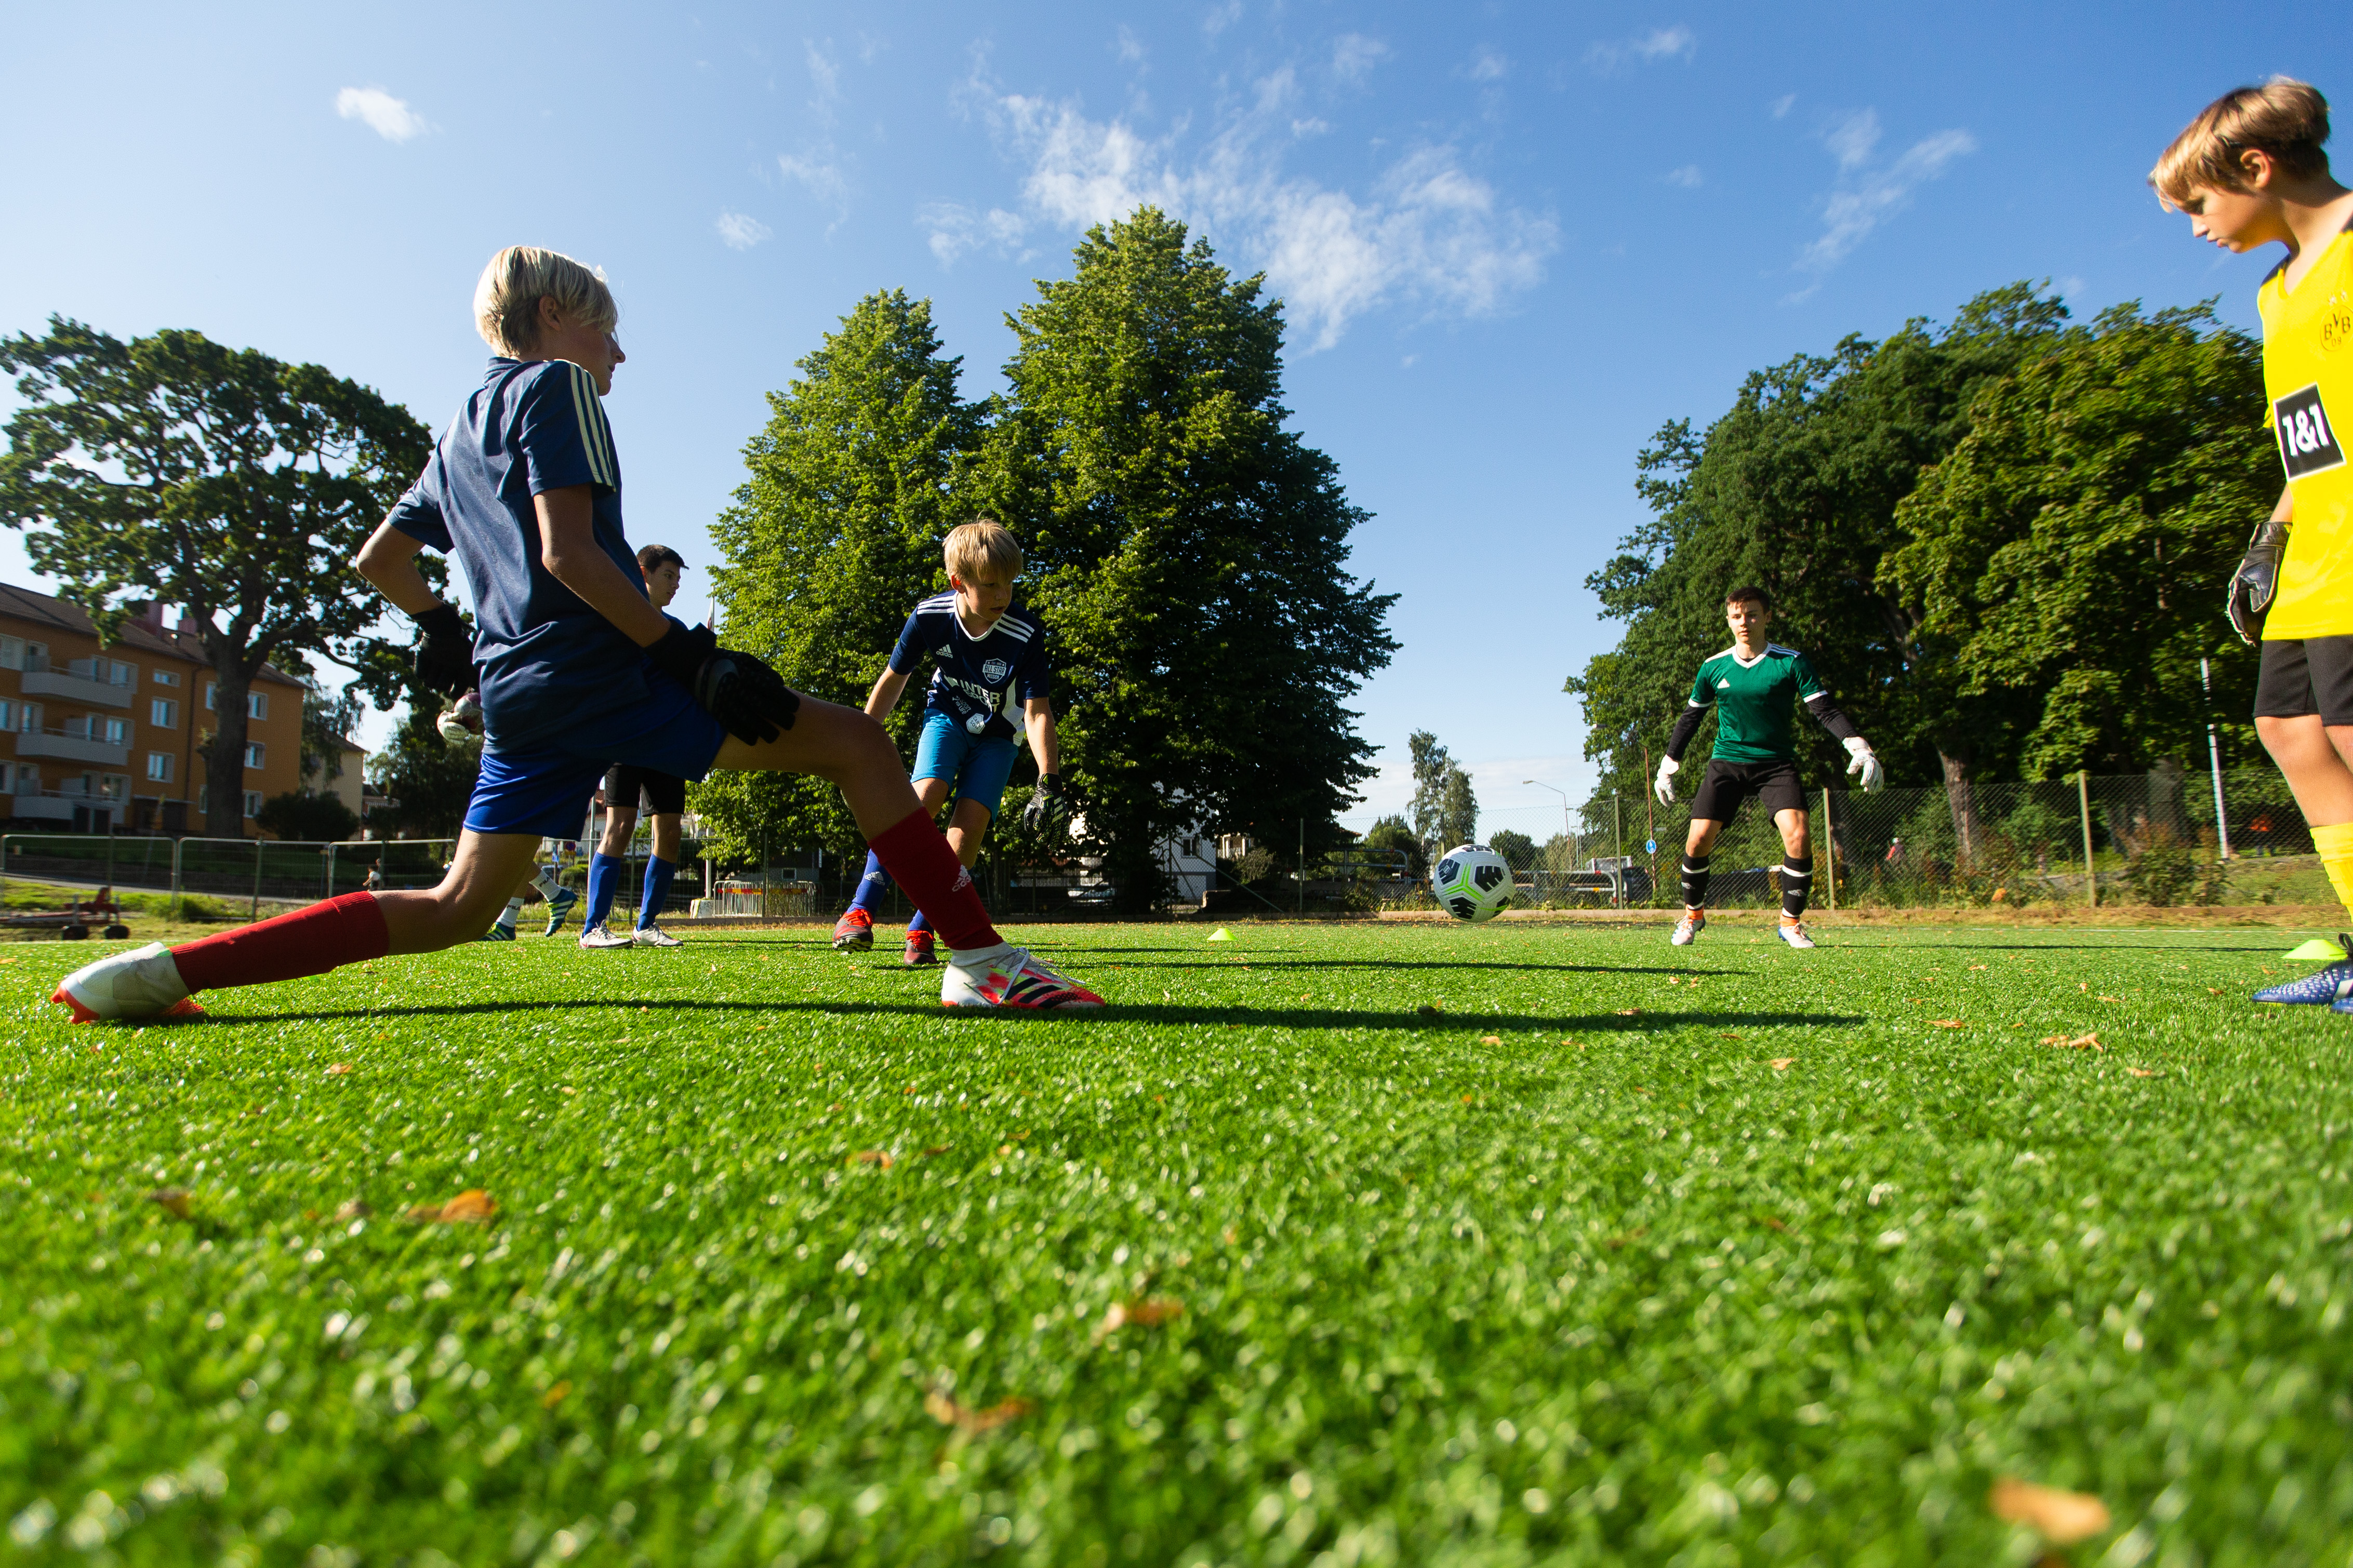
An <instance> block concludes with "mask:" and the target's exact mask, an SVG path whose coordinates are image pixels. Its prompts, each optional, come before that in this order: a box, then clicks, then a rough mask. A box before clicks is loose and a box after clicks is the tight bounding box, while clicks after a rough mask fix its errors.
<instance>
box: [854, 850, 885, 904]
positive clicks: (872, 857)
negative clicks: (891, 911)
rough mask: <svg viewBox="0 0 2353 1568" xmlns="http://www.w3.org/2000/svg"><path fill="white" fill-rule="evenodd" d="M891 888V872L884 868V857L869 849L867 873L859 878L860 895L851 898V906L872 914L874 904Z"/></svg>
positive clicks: (867, 853)
mask: <svg viewBox="0 0 2353 1568" xmlns="http://www.w3.org/2000/svg"><path fill="white" fill-rule="evenodd" d="M890 890H891V873H890V872H888V871H885V870H884V869H882V857H881V856H880V855H877V854H876V853H874V851H873V850H871V849H869V850H868V851H867V852H866V875H864V876H863V877H860V878H859V879H858V896H857V897H856V898H853V899H851V900H849V907H850V908H851V909H853V910H865V911H866V912H867V913H868V914H870V915H871V914H872V913H873V912H874V906H875V905H877V904H879V903H881V901H882V895H883V894H885V893H887V892H889V891H890Z"/></svg>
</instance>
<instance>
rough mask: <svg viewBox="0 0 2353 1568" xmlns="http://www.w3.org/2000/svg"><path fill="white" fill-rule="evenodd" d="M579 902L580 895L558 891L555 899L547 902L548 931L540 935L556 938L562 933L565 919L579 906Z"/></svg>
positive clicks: (563, 890)
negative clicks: (556, 935) (555, 935)
mask: <svg viewBox="0 0 2353 1568" xmlns="http://www.w3.org/2000/svg"><path fill="white" fill-rule="evenodd" d="M579 901H580V895H579V894H578V893H575V892H574V891H573V890H572V889H569V888H558V889H555V897H554V898H552V899H550V900H547V929H546V930H545V931H542V932H540V933H539V934H540V935H542V936H554V934H555V933H556V932H557V931H562V930H563V929H564V917H565V916H566V915H568V914H570V913H571V912H572V908H573V906H574V905H575V904H577V903H578V902H579Z"/></svg>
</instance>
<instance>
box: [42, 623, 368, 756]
mask: <svg viewBox="0 0 2353 1568" xmlns="http://www.w3.org/2000/svg"><path fill="white" fill-rule="evenodd" d="M0 621H31V622H33V623H35V624H36V625H39V626H54V627H56V628H57V629H58V630H59V631H64V632H73V633H77V634H79V636H82V637H96V636H98V627H97V626H96V625H95V624H93V623H92V622H91V620H90V616H89V613H88V612H87V611H85V610H83V608H82V607H81V606H80V605H77V604H75V603H73V602H72V601H71V600H69V599H59V598H56V597H53V596H52V595H47V594H37V593H35V592H34V591H33V590H32V589H30V588H20V587H18V586H16V584H14V583H0ZM113 646H114V647H125V648H132V649H135V650H137V651H138V652H140V653H150V654H155V653H160V654H163V655H164V656H165V657H167V658H177V659H185V661H186V662H188V663H190V664H194V665H201V666H205V667H207V668H209V667H210V665H211V664H212V660H211V659H209V658H206V657H205V649H204V644H203V643H202V642H201V641H200V640H198V638H197V637H196V635H195V633H194V632H185V631H181V630H179V629H177V628H176V627H164V626H157V625H155V624H154V623H153V622H152V621H125V622H123V623H122V629H121V632H120V633H118V634H117V635H116V637H115V638H114V643H113ZM254 679H257V680H267V681H271V682H274V683H276V684H277V685H280V686H301V684H302V682H301V680H300V679H296V678H295V677H293V676H290V675H289V674H287V673H286V672H285V671H284V670H282V669H280V668H277V667H276V666H275V665H267V664H266V665H263V666H262V667H261V670H260V673H259V675H257V676H256V677H255V678H254ZM353 750H354V751H356V750H358V748H357V747H353Z"/></svg>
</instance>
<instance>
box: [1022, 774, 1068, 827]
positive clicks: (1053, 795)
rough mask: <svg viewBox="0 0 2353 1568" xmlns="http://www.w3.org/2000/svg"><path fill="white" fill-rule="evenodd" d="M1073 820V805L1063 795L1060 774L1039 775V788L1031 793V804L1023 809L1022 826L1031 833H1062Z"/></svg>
mask: <svg viewBox="0 0 2353 1568" xmlns="http://www.w3.org/2000/svg"><path fill="white" fill-rule="evenodd" d="M1070 820H1071V803H1070V800H1069V798H1068V797H1067V796H1065V795H1063V794H1062V778H1061V775H1060V773H1039V775H1038V787H1037V788H1036V789H1034V790H1031V791H1030V792H1029V805H1027V806H1025V807H1023V808H1022V812H1021V826H1023V827H1025V828H1027V829H1028V830H1029V831H1030V832H1031V833H1043V834H1054V833H1060V831H1061V830H1062V826H1063V825H1064V824H1065V823H1067V822H1069V821H1070Z"/></svg>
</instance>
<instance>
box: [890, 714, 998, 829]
mask: <svg viewBox="0 0 2353 1568" xmlns="http://www.w3.org/2000/svg"><path fill="white" fill-rule="evenodd" d="M1012 775H1013V742H1012V740H1011V739H1010V738H1009V737H1004V738H999V739H997V740H993V741H984V740H981V739H980V738H979V737H977V736H975V735H970V734H967V733H965V727H964V726H963V725H961V724H959V723H957V722H956V721H955V720H954V719H953V718H951V717H949V716H948V715H947V714H945V713H937V712H934V713H926V714H924V715H923V733H922V734H921V735H920V736H919V737H918V738H917V739H916V742H915V771H914V773H913V779H914V782H915V783H917V784H921V783H923V781H924V780H925V779H949V780H953V781H954V782H955V786H956V799H958V800H976V801H978V802H979V803H980V804H981V805H983V806H985V807H987V811H988V815H989V816H996V815H997V802H998V801H1000V800H1002V799H1004V798H1005V781H1006V780H1007V779H1008V778H1010V777H1012Z"/></svg>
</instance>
